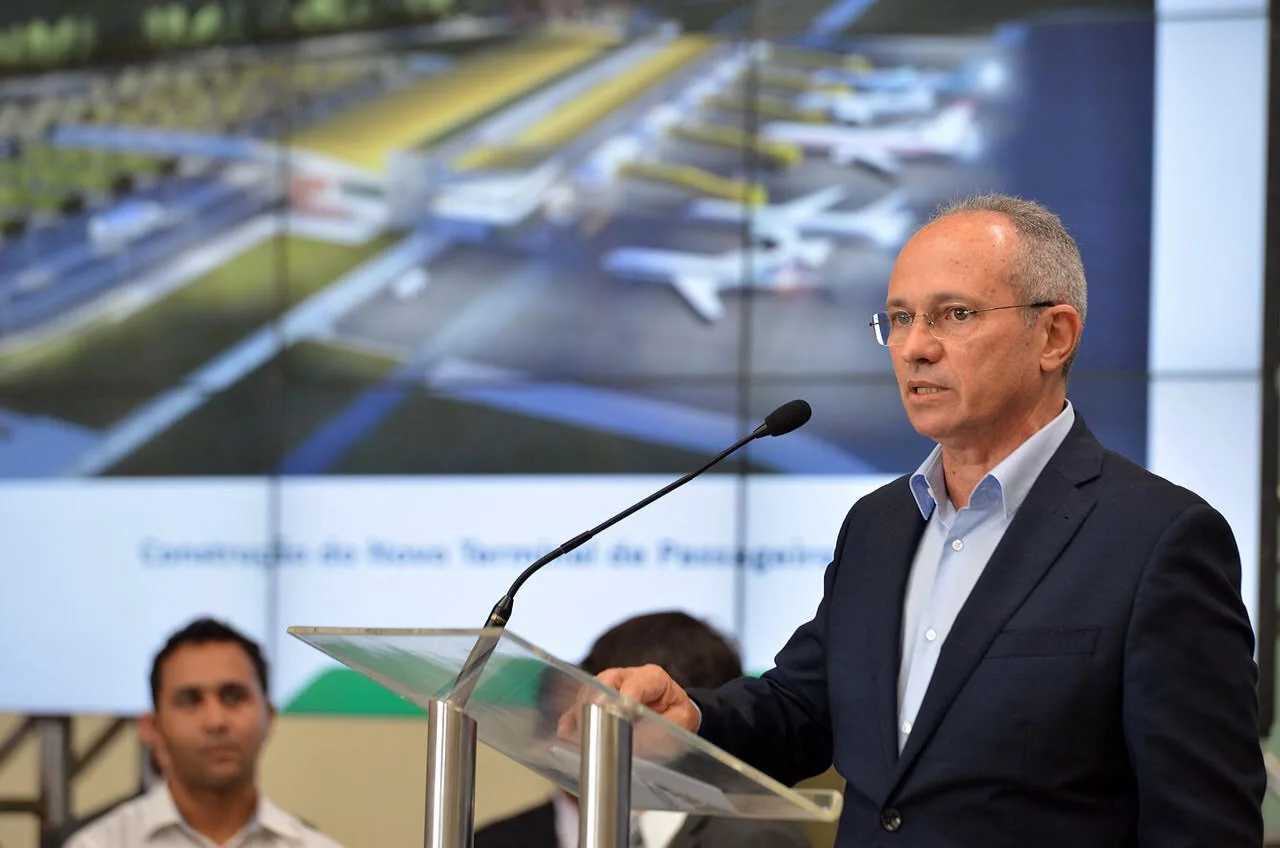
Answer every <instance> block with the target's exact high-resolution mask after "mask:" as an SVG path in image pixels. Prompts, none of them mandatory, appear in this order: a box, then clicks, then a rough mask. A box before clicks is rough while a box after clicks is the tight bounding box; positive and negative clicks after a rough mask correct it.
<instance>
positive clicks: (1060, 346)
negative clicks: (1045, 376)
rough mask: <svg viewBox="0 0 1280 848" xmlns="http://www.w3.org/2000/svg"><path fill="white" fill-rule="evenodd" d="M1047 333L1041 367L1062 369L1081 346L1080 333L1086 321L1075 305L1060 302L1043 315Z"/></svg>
mask: <svg viewBox="0 0 1280 848" xmlns="http://www.w3.org/2000/svg"><path fill="white" fill-rule="evenodd" d="M1040 320H1041V322H1042V324H1041V327H1042V331H1043V332H1044V334H1045V339H1044V349H1043V350H1042V351H1041V352H1040V369H1041V370H1042V371H1045V372H1053V371H1058V370H1061V368H1062V366H1063V363H1065V362H1066V361H1067V360H1068V359H1070V358H1071V355H1072V354H1073V353H1075V351H1076V349H1077V348H1078V347H1079V346H1080V333H1081V331H1082V330H1083V329H1084V323H1083V322H1082V321H1081V320H1080V313H1079V312H1077V311H1076V309H1075V307H1074V306H1068V305H1067V304H1065V303H1060V304H1058V305H1057V306H1051V307H1049V308H1048V309H1046V310H1045V314H1044V315H1042V316H1041V319H1040Z"/></svg>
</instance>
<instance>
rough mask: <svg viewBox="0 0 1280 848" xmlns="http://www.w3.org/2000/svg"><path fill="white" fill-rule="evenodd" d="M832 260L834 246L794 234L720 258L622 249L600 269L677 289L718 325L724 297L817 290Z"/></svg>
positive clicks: (609, 255) (765, 238)
mask: <svg viewBox="0 0 1280 848" xmlns="http://www.w3.org/2000/svg"><path fill="white" fill-rule="evenodd" d="M830 255H831V242H830V241H827V240H826V239H805V238H800V236H799V235H798V234H797V233H796V232H795V231H794V230H792V231H790V232H779V233H777V234H769V235H760V236H758V237H757V238H755V239H754V242H753V244H752V245H751V247H750V248H748V249H747V250H732V251H729V252H727V253H720V254H699V253H688V252H685V251H679V250H659V249H657V248H649V247H622V248H618V249H617V250H612V251H610V252H609V253H607V254H605V255H604V257H603V258H602V259H601V261H600V264H601V266H602V267H603V268H604V270H606V271H608V272H609V273H611V274H614V275H615V276H618V277H626V278H630V279H635V280H642V281H645V282H656V283H665V284H668V285H671V286H674V287H675V290H676V291H677V292H678V293H679V294H680V296H681V297H683V298H684V299H685V302H687V303H688V304H689V306H690V308H692V309H693V311H694V312H696V313H697V314H698V316H699V317H700V318H702V319H703V320H704V321H708V322H714V321H716V320H718V319H719V318H720V317H721V316H723V315H724V303H723V302H722V301H721V300H720V294H721V292H724V291H729V290H733V289H769V290H774V291H778V290H787V289H795V288H805V287H812V286H814V285H816V284H817V274H816V270H817V269H818V268H819V267H821V266H822V265H823V264H824V263H825V262H826V261H827V258H828V257H829V256H830Z"/></svg>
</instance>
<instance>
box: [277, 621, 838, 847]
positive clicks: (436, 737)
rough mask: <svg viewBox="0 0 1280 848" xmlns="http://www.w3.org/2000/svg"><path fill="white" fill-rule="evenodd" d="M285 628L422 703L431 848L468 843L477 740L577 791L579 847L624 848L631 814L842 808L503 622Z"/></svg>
mask: <svg viewBox="0 0 1280 848" xmlns="http://www.w3.org/2000/svg"><path fill="white" fill-rule="evenodd" d="M289 633H290V634H292V635H293V636H296V637H298V638H299V639H301V640H302V641H304V642H306V643H307V644H309V645H311V646H313V647H315V648H317V649H319V650H320V651H323V652H324V653H326V654H328V655H329V656H331V657H333V658H334V659H336V660H338V661H339V662H341V663H342V664H344V665H346V666H348V667H350V668H352V669H354V670H355V671H358V672H359V673H361V674H363V675H364V676H365V677H368V678H369V679H370V680H373V681H374V682H376V683H379V684H381V685H382V686H384V687H386V688H387V689H390V690H391V691H392V692H395V693H396V694H398V695H400V696H401V697H403V698H406V699H408V700H409V701H411V702H413V703H414V704H417V705H418V706H420V707H422V708H423V709H425V710H426V711H427V716H428V730H427V799H426V801H427V810H426V837H425V844H426V846H427V848H469V846H471V844H472V834H473V830H474V806H473V805H474V797H475V752H476V741H477V739H478V740H479V741H480V742H483V743H484V744H486V745H488V746H489V747H491V748H493V749H494V750H496V751H498V752H499V753H501V754H503V755H505V756H507V757H509V758H511V759H512V760H515V761H516V762H518V763H520V764H521V765H523V766H525V767H526V768H529V769H531V770H533V771H534V772H536V773H537V774H539V775H541V776H543V777H545V778H546V779H548V780H550V781H551V782H552V783H555V784H556V785H558V786H559V787H560V788H561V789H564V790H565V791H567V792H570V793H572V794H573V795H576V796H578V799H579V848H626V845H627V837H628V833H629V829H630V812H631V811H632V810H671V811H677V812H686V813H691V814H694V815H702V816H728V817H734V818H756V819H791V820H798V821H823V822H830V821H835V819H836V818H837V817H838V816H839V814H840V805H841V796H840V794H839V793H838V792H835V791H831V790H799V789H788V788H787V787H785V786H783V785H782V784H781V783H778V782H777V781H775V780H773V779H771V778H769V777H767V776H766V775H764V774H763V773H761V772H759V771H757V770H756V769H753V768H751V767H750V766H748V765H746V764H745V763H742V762H740V761H739V760H737V759H735V758H733V757H731V756H729V755H728V754H726V753H725V752H724V751H721V750H720V749H719V748H717V747H715V746H714V745H712V744H710V743H709V742H707V741H705V740H703V739H700V738H698V737H697V736H695V735H694V734H692V733H689V732H688V731H686V730H684V729H682V728H680V727H677V726H676V725H674V724H672V723H671V722H669V721H667V720H666V719H664V718H662V717H661V716H659V715H657V714H656V713H654V712H652V711H650V710H648V709H646V708H644V707H643V706H641V705H640V704H638V703H636V702H634V701H631V700H630V699H627V698H623V697H622V696H621V695H619V694H618V693H617V692H615V691H614V690H612V689H610V688H608V687H607V686H605V685H603V684H601V683H599V682H598V681H596V680H595V679H594V678H592V677H591V676H590V675H588V674H586V673H585V672H583V671H581V670H580V669H577V668H575V667H574V666H572V665H570V664H568V663H565V662H561V661H560V660H557V659H556V658H554V657H552V656H550V655H549V654H547V653H546V652H544V651H542V650H539V649H538V648H536V647H534V646H533V645H531V644H529V643H528V642H526V641H524V640H523V639H521V638H520V637H518V636H516V635H514V634H513V633H511V632H509V631H507V630H503V629H499V628H491V629H485V630H400V629H379V628H374V629H369V628H353V629H344V628H322V627H290V628H289ZM477 656H479V657H480V658H481V661H480V662H477ZM628 776H629V779H628Z"/></svg>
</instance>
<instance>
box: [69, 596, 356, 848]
mask: <svg viewBox="0 0 1280 848" xmlns="http://www.w3.org/2000/svg"><path fill="white" fill-rule="evenodd" d="M266 693H267V664H266V660H265V659H264V658H263V656H262V650H261V649H260V648H259V647H258V645H257V644H256V643H254V642H253V641H252V640H250V639H249V638H248V637H246V636H244V635H243V634H241V633H239V632H237V631H236V630H234V629H232V628H230V627H228V626H226V625H225V624H222V623H220V622H217V621H213V620H211V619H207V618H206V619H200V620H197V621H194V622H192V623H191V624H189V625H188V626H187V627H185V628H183V629H182V630H180V631H178V632H177V633H175V634H174V635H173V636H171V637H170V638H169V641H168V642H167V643H165V646H164V648H162V649H161V651H160V653H159V654H157V655H156V658H155V661H154V663H153V664H152V667H151V699H152V705H153V711H152V712H151V713H148V714H146V715H144V716H143V717H142V718H141V719H140V720H139V733H140V735H141V737H142V739H143V741H144V743H146V744H147V745H148V746H149V747H150V748H151V749H152V750H153V751H154V752H155V755H156V760H157V761H158V763H159V764H160V765H161V767H162V769H163V772H164V777H165V780H164V781H163V782H161V783H159V784H158V785H157V786H156V787H155V788H154V789H152V790H151V791H150V792H148V793H146V794H145V795H143V796H141V797H139V798H135V799H133V800H131V801H128V802H126V803H124V804H121V805H120V806H118V807H116V808H115V809H114V810H112V811H111V812H110V813H108V814H106V815H104V816H102V817H101V818H99V819H97V820H95V821H93V822H92V823H90V824H89V825H87V826H86V827H84V828H83V829H81V830H80V831H79V832H77V833H76V834H75V835H74V836H72V837H71V839H70V840H69V841H68V842H67V844H66V848H143V846H146V848H151V846H155V848H213V846H226V848H271V846H290V848H339V846H338V844H337V843H336V842H334V841H333V840H331V839H329V838H328V837H326V836H324V835H323V834H321V833H319V832H318V831H316V830H315V829H314V828H312V827H310V826H308V825H306V824H304V823H303V822H302V821H300V820H299V819H298V818H297V817H295V816H292V815H290V814H289V813H286V812H285V811H283V810H281V809H280V808H279V807H277V806H276V805H275V804H273V803H271V801H270V800H268V799H267V798H266V797H265V796H264V795H262V793H261V792H260V791H259V789H258V758H259V755H260V754H261V753H262V746H263V744H264V743H265V742H266V740H267V737H268V736H269V735H270V732H271V726H272V722H273V720H274V718H275V711H274V710H273V708H272V707H271V704H270V703H268V701H267V695H266Z"/></svg>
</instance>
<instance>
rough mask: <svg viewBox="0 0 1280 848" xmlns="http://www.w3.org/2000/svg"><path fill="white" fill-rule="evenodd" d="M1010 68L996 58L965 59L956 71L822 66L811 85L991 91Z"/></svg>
mask: <svg viewBox="0 0 1280 848" xmlns="http://www.w3.org/2000/svg"><path fill="white" fill-rule="evenodd" d="M1008 75H1009V74H1008V70H1007V69H1006V68H1005V66H1004V64H1003V63H1002V62H1000V61H999V60H997V59H993V58H981V59H973V60H970V61H968V62H966V63H965V64H964V65H963V66H962V67H960V68H959V69H957V70H954V71H943V70H937V69H933V68H917V67H914V66H911V65H899V66H897V67H892V68H862V69H849V68H819V69H817V70H814V71H812V72H810V74H809V81H810V84H812V85H817V86H824V85H848V86H853V87H855V88H857V89H859V90H861V91H906V90H908V89H911V88H927V89H929V90H930V91H932V92H934V93H935V94H959V95H974V94H984V93H985V94H991V93H996V92H998V91H1000V90H1001V89H1002V88H1004V86H1005V85H1006V84H1007V82H1008Z"/></svg>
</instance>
